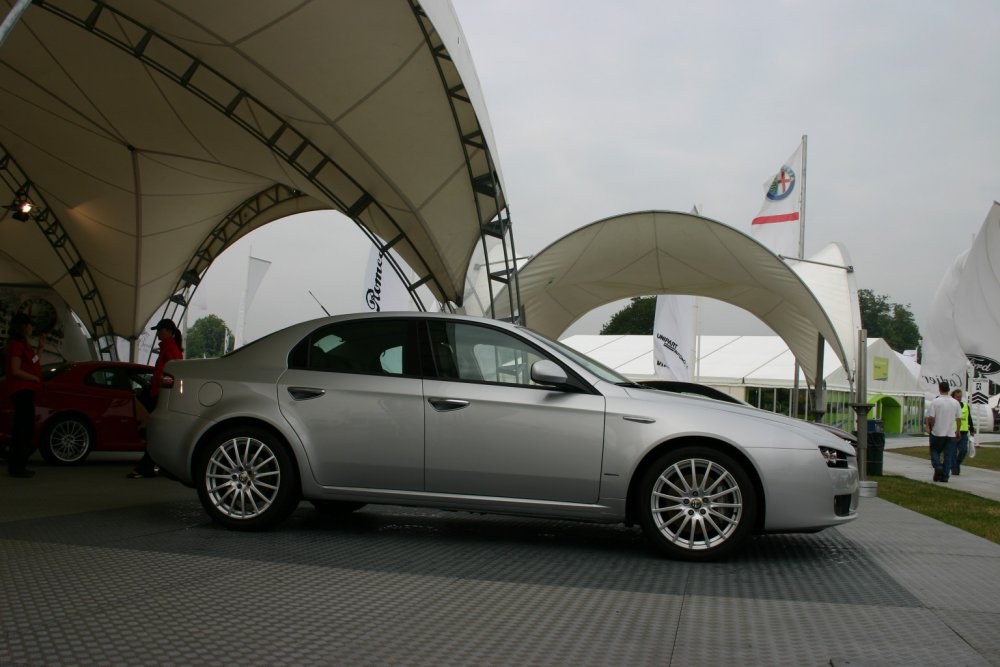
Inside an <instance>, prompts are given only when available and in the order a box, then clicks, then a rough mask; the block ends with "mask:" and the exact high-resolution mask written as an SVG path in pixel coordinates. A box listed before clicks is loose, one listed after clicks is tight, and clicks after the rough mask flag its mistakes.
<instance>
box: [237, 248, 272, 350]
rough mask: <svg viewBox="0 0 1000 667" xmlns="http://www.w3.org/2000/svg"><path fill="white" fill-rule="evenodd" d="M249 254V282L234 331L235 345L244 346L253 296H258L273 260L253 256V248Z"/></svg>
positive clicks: (244, 291) (244, 290)
mask: <svg viewBox="0 0 1000 667" xmlns="http://www.w3.org/2000/svg"><path fill="white" fill-rule="evenodd" d="M250 253H251V254H248V255H247V282H246V285H245V286H244V289H243V299H242V300H241V301H240V307H239V311H238V312H237V314H236V331H234V332H233V339H234V340H233V345H234V346H235V347H242V346H243V344H244V343H245V342H246V328H247V310H249V308H250V304H252V303H253V298H254V297H255V296H257V290H258V289H259V288H260V284H261V283H262V282H263V281H264V274H265V273H267V270H268V269H269V268H271V262H269V261H268V260H266V259H260V258H259V257H254V256H253V254H252V253H253V249H250Z"/></svg>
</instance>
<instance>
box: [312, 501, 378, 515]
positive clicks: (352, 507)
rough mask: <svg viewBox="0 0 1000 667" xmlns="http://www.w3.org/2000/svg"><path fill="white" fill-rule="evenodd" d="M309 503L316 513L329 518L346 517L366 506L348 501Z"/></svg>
mask: <svg viewBox="0 0 1000 667" xmlns="http://www.w3.org/2000/svg"><path fill="white" fill-rule="evenodd" d="M309 502H311V503H312V504H313V507H315V508H316V511H317V512H319V513H320V514H322V515H323V516H330V517H346V516H348V515H350V514H353V513H354V512H357V511H358V510H359V509H361V508H362V507H364V506H365V505H367V504H368V503H358V502H352V501H350V500H310V501H309Z"/></svg>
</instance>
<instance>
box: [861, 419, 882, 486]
mask: <svg viewBox="0 0 1000 667" xmlns="http://www.w3.org/2000/svg"><path fill="white" fill-rule="evenodd" d="M884 460H885V426H884V424H883V423H882V420H881V419H869V420H868V447H867V449H866V450H865V461H866V463H867V465H866V467H865V472H866V473H867V474H868V475H877V476H881V475H882V462H883V461H884Z"/></svg>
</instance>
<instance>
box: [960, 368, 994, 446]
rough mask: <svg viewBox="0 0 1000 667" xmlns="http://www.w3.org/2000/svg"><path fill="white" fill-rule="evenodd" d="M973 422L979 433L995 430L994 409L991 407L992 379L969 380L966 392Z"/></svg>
mask: <svg viewBox="0 0 1000 667" xmlns="http://www.w3.org/2000/svg"><path fill="white" fill-rule="evenodd" d="M965 395H966V399H965V400H966V402H967V403H968V404H969V412H971V413H972V423H973V424H975V426H976V432H977V433H983V432H986V431H992V430H993V409H992V408H990V381H989V380H987V379H986V378H972V379H970V380H969V390H968V391H967V392H965Z"/></svg>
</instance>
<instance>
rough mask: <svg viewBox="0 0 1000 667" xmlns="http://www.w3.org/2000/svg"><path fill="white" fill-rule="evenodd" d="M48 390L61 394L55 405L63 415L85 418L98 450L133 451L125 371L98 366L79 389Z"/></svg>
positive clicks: (133, 427) (133, 424)
mask: <svg viewBox="0 0 1000 667" xmlns="http://www.w3.org/2000/svg"><path fill="white" fill-rule="evenodd" d="M50 387H51V390H52V392H53V393H60V394H61V397H60V399H59V400H58V401H56V402H57V403H58V404H59V405H61V406H62V408H63V410H64V411H67V412H80V413H82V414H84V415H86V416H87V418H88V420H89V421H90V422H91V423H92V424H93V426H94V431H95V433H94V436H95V446H97V447H99V448H100V449H102V450H116V449H128V448H135V447H136V445H137V443H138V442H139V435H138V427H137V425H136V422H135V408H134V402H135V396H134V394H133V393H132V390H131V387H130V385H129V377H128V370H127V369H126V368H124V367H122V366H101V367H98V368H95V369H93V370H92V371H90V372H89V373H87V374H86V375H84V377H83V387H80V386H78V385H65V384H60V383H58V382H52V383H51V384H50ZM51 399H52V397H50V400H51Z"/></svg>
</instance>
